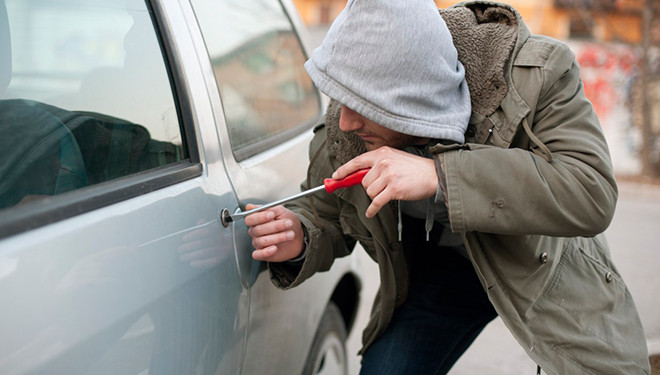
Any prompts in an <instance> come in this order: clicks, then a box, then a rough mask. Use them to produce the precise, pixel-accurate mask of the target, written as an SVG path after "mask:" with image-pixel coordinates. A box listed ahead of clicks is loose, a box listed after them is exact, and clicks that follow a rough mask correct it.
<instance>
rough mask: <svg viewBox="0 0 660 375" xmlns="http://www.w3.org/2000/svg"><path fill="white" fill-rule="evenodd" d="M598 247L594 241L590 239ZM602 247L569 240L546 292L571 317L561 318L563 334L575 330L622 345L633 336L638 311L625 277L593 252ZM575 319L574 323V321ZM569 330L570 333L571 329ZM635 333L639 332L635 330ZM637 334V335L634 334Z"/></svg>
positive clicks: (559, 329) (560, 309) (612, 343)
mask: <svg viewBox="0 0 660 375" xmlns="http://www.w3.org/2000/svg"><path fill="white" fill-rule="evenodd" d="M585 244H587V245H588V244H591V245H592V246H596V245H595V244H594V243H593V242H587V243H585ZM597 250H598V249H591V248H590V249H583V248H581V247H578V246H576V241H569V242H568V246H567V248H566V249H565V250H564V252H563V254H562V257H561V259H560V260H559V263H558V264H557V267H556V269H555V273H554V275H553V276H552V279H551V282H550V283H549V285H548V287H547V289H546V290H545V292H544V294H545V296H546V297H547V298H548V299H549V301H550V302H551V303H552V304H554V305H555V307H558V309H557V310H555V313H558V311H559V312H561V311H563V312H564V313H565V314H568V316H570V318H569V319H565V318H562V317H557V318H558V319H557V320H558V321H563V322H565V323H567V324H565V326H564V325H563V324H558V326H557V327H555V328H556V329H557V330H558V331H562V332H561V333H560V332H557V333H559V336H564V335H566V334H567V333H568V332H570V330H572V329H575V327H571V326H573V325H574V324H575V323H576V324H577V326H578V328H579V329H581V330H582V331H585V332H588V333H590V334H591V335H593V336H595V337H597V338H599V339H600V340H602V341H603V342H604V343H607V344H608V345H612V346H615V345H616V346H617V347H621V345H623V343H622V344H621V345H619V344H615V343H621V342H622V338H624V337H630V335H631V334H633V332H630V330H631V329H632V328H634V326H635V325H634V324H628V322H632V320H633V319H635V318H636V316H637V312H636V309H635V307H634V305H633V304H632V300H631V299H630V298H629V297H630V296H629V293H628V290H627V288H626V285H625V284H624V282H623V280H622V279H621V277H620V276H619V275H618V274H617V273H616V272H615V270H613V269H611V268H609V267H607V266H606V265H605V264H604V263H602V262H600V261H599V260H597V259H596V258H595V257H593V256H591V255H589V253H590V252H593V251H597ZM571 320H572V321H573V322H574V323H573V324H571V323H570V322H571ZM567 330H568V332H567ZM634 333H635V334H636V333H638V332H634ZM633 336H634V335H633Z"/></svg>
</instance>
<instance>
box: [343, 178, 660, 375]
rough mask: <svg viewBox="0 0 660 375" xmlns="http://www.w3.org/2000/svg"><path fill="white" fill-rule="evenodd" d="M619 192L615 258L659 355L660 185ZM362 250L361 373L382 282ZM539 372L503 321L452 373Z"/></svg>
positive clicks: (612, 233)
mask: <svg viewBox="0 0 660 375" xmlns="http://www.w3.org/2000/svg"><path fill="white" fill-rule="evenodd" d="M619 189H620V195H619V202H618V205H617V211H616V214H615V217H614V220H613V222H612V224H611V226H610V228H609V229H608V231H607V236H608V240H609V242H610V246H611V251H612V257H613V258H614V261H615V263H616V265H617V266H618V268H619V271H620V273H621V275H622V276H623V278H624V280H625V281H626V283H627V284H628V287H629V289H630V291H631V293H632V295H633V297H634V298H635V303H636V304H637V307H638V309H639V313H640V317H641V319H642V324H643V325H644V329H645V331H646V336H647V341H648V344H649V350H650V351H651V352H652V353H660V314H659V313H658V311H660V301H658V294H657V289H658V288H660V272H658V267H660V186H653V185H649V184H639V183H629V182H620V183H619ZM358 251H359V252H360V253H361V259H362V260H363V261H362V264H363V266H364V268H365V270H366V271H367V280H366V281H365V282H366V283H365V286H364V290H363V299H364V301H369V302H368V303H365V304H363V306H362V308H361V310H360V311H359V312H358V318H357V323H356V324H357V326H358V327H360V328H359V329H356V330H354V331H353V332H352V334H351V336H350V337H349V347H348V351H349V353H348V354H349V355H350V362H349V370H350V373H351V374H357V373H358V372H359V368H360V367H359V358H358V356H357V351H358V350H359V348H360V335H361V330H362V327H364V325H365V324H366V322H367V320H368V318H369V307H370V301H372V300H373V295H374V293H375V291H376V288H377V286H378V282H379V280H378V272H377V268H376V265H375V263H373V262H372V261H371V260H370V259H368V258H367V256H366V255H364V252H363V251H362V250H361V249H359V250H358ZM468 374H469V375H472V374H489V375H511V374H530V375H531V374H536V364H535V363H534V362H532V361H531V360H530V359H528V358H527V356H526V354H525V352H524V351H523V350H522V349H521V348H520V347H519V346H518V344H517V343H516V341H515V340H514V339H513V337H512V336H511V334H510V333H509V331H508V330H507V329H506V327H504V324H503V323H502V321H501V320H499V319H496V320H495V321H493V322H492V323H491V324H489V325H488V326H487V327H486V328H485V330H484V332H483V333H482V334H481V335H480V336H479V337H478V338H477V340H476V341H475V343H474V344H473V345H472V347H471V348H470V349H469V350H468V351H467V352H466V353H465V354H464V355H463V357H462V358H461V359H460V360H459V361H458V363H457V364H456V365H455V366H454V368H453V369H452V371H451V372H450V375H468Z"/></svg>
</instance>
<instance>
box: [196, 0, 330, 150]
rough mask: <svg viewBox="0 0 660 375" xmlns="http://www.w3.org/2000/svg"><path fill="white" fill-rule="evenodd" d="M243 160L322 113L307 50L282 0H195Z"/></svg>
mask: <svg viewBox="0 0 660 375" xmlns="http://www.w3.org/2000/svg"><path fill="white" fill-rule="evenodd" d="M192 4H193V8H194V10H195V14H196V16H197V19H198V22H199V25H200V28H201V30H202V33H203V36H204V40H205V42H206V47H207V49H208V52H209V55H210V57H211V63H212V65H213V70H214V73H215V79H216V82H217V84H218V88H219V90H220V95H221V97H222V103H223V107H224V112H225V120H226V122H227V127H228V130H229V137H230V141H231V147H232V150H233V151H234V155H235V156H236V158H237V159H238V160H242V159H244V158H246V157H248V156H251V155H254V154H255V153H256V152H258V151H260V150H261V149H262V148H263V147H260V145H263V144H264V142H265V141H266V144H268V145H271V144H272V143H269V142H268V141H271V140H273V139H278V137H279V138H285V137H283V136H285V135H286V134H287V133H288V132H291V131H294V130H295V129H303V128H304V126H305V125H307V124H309V123H310V122H312V121H315V120H316V118H317V117H318V115H319V112H320V109H319V97H318V93H317V92H316V91H315V88H314V86H313V83H312V81H311V80H310V79H309V77H308V76H307V73H306V72H305V69H304V68H303V64H304V62H305V55H304V54H303V51H302V49H301V47H300V43H299V41H298V38H297V36H296V34H295V33H294V32H293V28H292V25H291V23H290V21H289V19H288V18H287V16H286V14H285V13H284V11H283V9H282V7H281V5H280V3H279V2H278V1H277V0H229V1H222V2H218V1H212V0H193V1H192Z"/></svg>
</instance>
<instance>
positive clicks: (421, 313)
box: [360, 222, 497, 375]
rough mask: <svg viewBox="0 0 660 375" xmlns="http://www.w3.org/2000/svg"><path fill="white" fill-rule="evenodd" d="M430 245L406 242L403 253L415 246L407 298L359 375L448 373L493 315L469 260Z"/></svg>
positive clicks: (367, 354)
mask: <svg viewBox="0 0 660 375" xmlns="http://www.w3.org/2000/svg"><path fill="white" fill-rule="evenodd" d="M409 224H410V223H408V225H409ZM405 228H406V223H405V222H404V236H405V234H406V232H405ZM421 228H423V223H422V224H421ZM409 235H410V233H409ZM415 236H416V234H415ZM408 238H410V237H408ZM415 238H418V237H415ZM419 238H422V239H423V238H424V237H423V234H422V237H419ZM413 242H414V241H413ZM432 243H437V242H434V241H433V238H432V239H431V242H430V243H428V244H421V243H414V244H411V243H410V241H408V243H406V240H405V237H404V246H406V245H407V246H406V248H408V249H410V246H412V245H415V246H417V247H416V248H415V251H414V256H413V257H412V260H411V262H412V266H411V267H412V269H411V285H410V290H409V293H408V299H407V300H406V302H405V303H404V304H403V305H401V306H400V307H399V308H397V309H396V310H395V311H394V316H393V318H392V321H391V323H390V325H389V326H388V328H387V330H386V331H385V332H384V333H383V334H382V335H381V336H380V337H379V338H378V340H377V341H376V342H375V343H374V344H372V346H371V347H369V349H368V350H367V352H366V353H365V355H364V357H363V359H362V369H361V371H360V373H361V374H363V375H368V374H378V375H383V374H422V375H423V374H446V373H447V372H448V371H449V369H450V368H451V367H452V366H453V365H454V363H455V362H456V361H457V360H458V358H459V357H460V356H461V355H462V354H463V353H464V352H465V350H467V348H468V347H469V346H470V344H471V343H472V342H473V341H474V339H475V338H476V337H477V335H478V334H479V333H480V332H481V330H482V329H483V328H484V327H485V326H486V324H488V322H490V321H491V320H493V319H494V318H495V317H496V316H497V313H496V312H495V310H494V309H493V306H492V305H491V303H490V301H489V300H488V297H487V296H486V293H485V292H484V290H483V288H482V287H481V284H480V283H479V280H478V279H477V275H476V273H475V271H474V268H473V267H472V264H471V263H470V261H469V260H468V259H466V258H465V257H464V256H463V255H461V254H460V253H459V252H457V251H456V249H453V248H447V247H438V246H431V245H430V244H432Z"/></svg>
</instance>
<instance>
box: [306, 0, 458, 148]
mask: <svg viewBox="0 0 660 375" xmlns="http://www.w3.org/2000/svg"><path fill="white" fill-rule="evenodd" d="M305 68H306V69H307V72H308V73H309V75H310V77H311V78H312V80H313V81H314V83H315V84H316V86H317V87H318V88H319V89H320V90H321V91H322V92H323V93H325V94H326V95H328V96H329V97H331V98H333V99H335V100H337V101H339V102H340V103H341V104H343V105H346V106H348V107H349V108H351V109H353V110H354V111H356V112H358V113H360V114H361V115H363V116H365V117H367V118H368V119H370V120H372V121H374V122H376V123H377V124H379V125H382V126H385V127H387V128H389V129H392V130H395V131H398V132H400V133H404V134H409V135H414V136H419V137H429V138H435V139H446V140H452V141H455V142H459V143H463V142H464V140H465V138H464V133H465V130H466V128H467V124H468V121H469V119H470V113H471V107H470V95H469V91H468V86H467V83H466V80H465V71H464V68H463V65H462V64H461V63H460V62H459V61H458V54H457V52H456V48H455V47H454V45H453V43H452V36H451V34H450V33H449V30H448V29H447V25H446V24H445V22H444V20H443V19H442V17H441V16H440V14H439V12H438V9H437V8H436V6H435V4H434V2H433V1H432V0H407V1H402V0H349V2H348V4H347V5H346V7H345V8H344V10H343V11H342V12H341V13H340V15H339V16H338V17H337V19H336V20H335V22H334V23H333V24H332V26H331V28H330V30H329V31H328V34H327V36H326V38H325V40H324V41H323V43H322V44H321V46H320V47H318V48H317V49H315V50H314V52H313V53H312V57H311V58H310V59H309V60H308V61H307V62H306V63H305Z"/></svg>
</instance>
